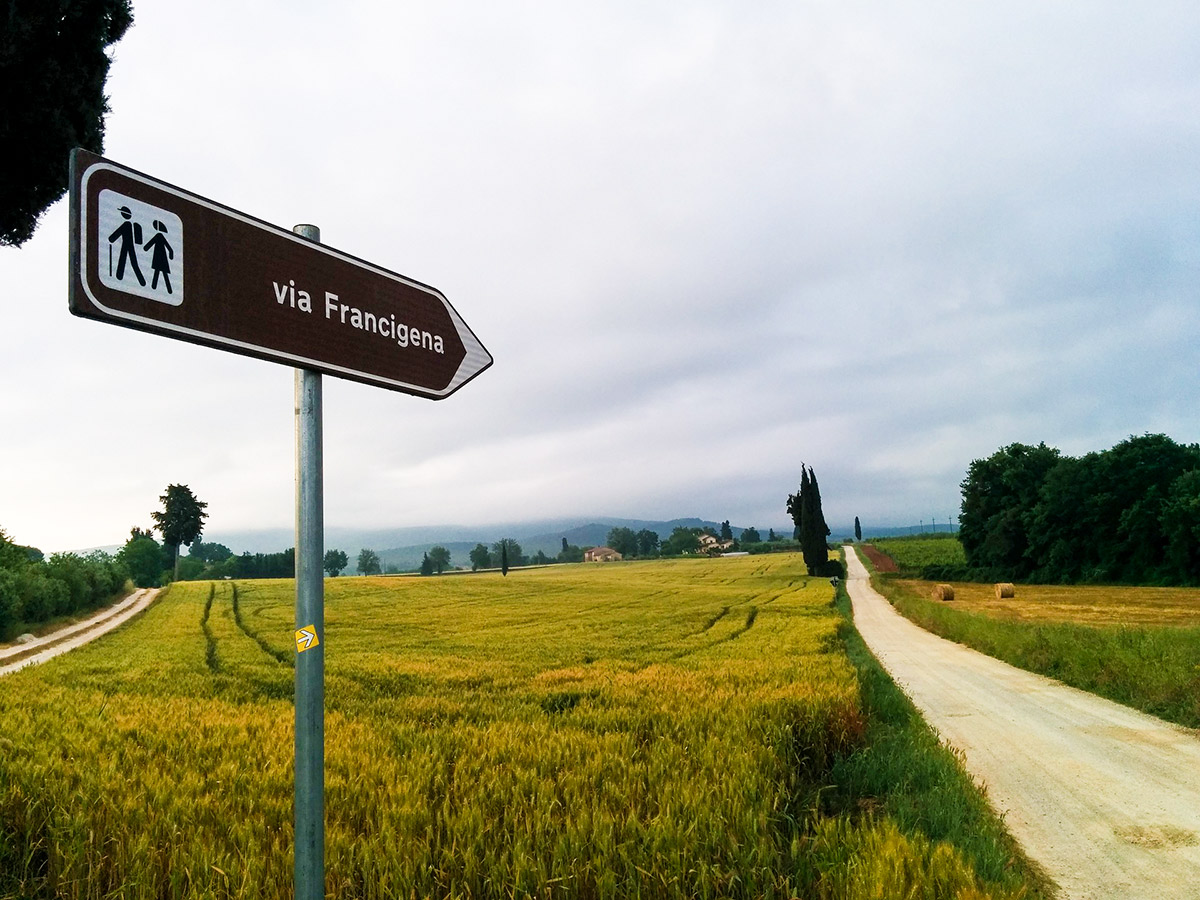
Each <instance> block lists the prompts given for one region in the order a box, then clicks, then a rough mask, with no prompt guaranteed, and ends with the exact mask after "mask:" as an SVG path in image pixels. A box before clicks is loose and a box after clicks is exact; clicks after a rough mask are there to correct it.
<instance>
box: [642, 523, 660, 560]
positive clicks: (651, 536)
mask: <svg viewBox="0 0 1200 900" xmlns="http://www.w3.org/2000/svg"><path fill="white" fill-rule="evenodd" d="M657 554H658V532H657V531H651V530H650V529H649V528H643V529H642V530H641V531H639V532H638V533H637V555H638V556H656V555H657Z"/></svg>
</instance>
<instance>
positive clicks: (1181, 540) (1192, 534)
mask: <svg viewBox="0 0 1200 900" xmlns="http://www.w3.org/2000/svg"><path fill="white" fill-rule="evenodd" d="M1162 530H1163V532H1164V533H1165V534H1166V535H1167V563H1168V564H1169V566H1170V570H1171V577H1172V580H1173V581H1175V582H1177V583H1179V584H1200V469H1193V470H1192V471H1190V472H1186V473H1184V474H1183V475H1180V476H1179V477H1178V478H1176V479H1175V481H1174V482H1172V484H1171V489H1170V491H1169V492H1168V494H1167V499H1166V502H1165V503H1163V512H1162Z"/></svg>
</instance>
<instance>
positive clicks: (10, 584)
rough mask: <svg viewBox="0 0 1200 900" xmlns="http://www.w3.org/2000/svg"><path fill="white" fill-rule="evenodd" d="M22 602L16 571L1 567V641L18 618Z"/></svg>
mask: <svg viewBox="0 0 1200 900" xmlns="http://www.w3.org/2000/svg"><path fill="white" fill-rule="evenodd" d="M20 604H21V592H20V586H19V579H18V578H17V576H16V573H14V572H10V571H9V570H8V569H0V641H2V640H4V639H5V638H6V637H7V635H8V629H9V628H11V627H12V625H13V623H14V622H15V621H16V620H17V609H18V608H19V606H20Z"/></svg>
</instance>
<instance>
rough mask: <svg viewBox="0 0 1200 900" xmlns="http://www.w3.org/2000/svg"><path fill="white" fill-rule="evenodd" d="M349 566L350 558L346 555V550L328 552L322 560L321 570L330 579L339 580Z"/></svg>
mask: <svg viewBox="0 0 1200 900" xmlns="http://www.w3.org/2000/svg"><path fill="white" fill-rule="evenodd" d="M348 565H350V557H349V556H347V555H346V551H345V550H326V551H325V556H324V557H323V558H322V560H321V568H323V569H324V570H325V574H326V575H328V576H329V577H330V578H337V577H338V576H339V575H341V574H342V572H344V571H346V566H348Z"/></svg>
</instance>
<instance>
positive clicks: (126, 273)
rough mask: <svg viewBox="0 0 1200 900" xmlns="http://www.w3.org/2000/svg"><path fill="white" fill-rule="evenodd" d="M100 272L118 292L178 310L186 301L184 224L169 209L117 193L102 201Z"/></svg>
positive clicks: (101, 197) (102, 194) (102, 195)
mask: <svg viewBox="0 0 1200 900" xmlns="http://www.w3.org/2000/svg"><path fill="white" fill-rule="evenodd" d="M97 200H98V201H99V203H98V206H99V209H98V210H97V212H98V214H99V218H100V228H99V246H98V247H97V248H96V249H97V251H98V252H99V258H98V259H97V263H98V265H97V269H99V275H100V282H101V283H102V284H103V285H104V286H105V287H108V288H111V289H113V290H115V291H121V292H122V293H125V294H133V295H134V296H137V297H144V298H146V299H147V300H155V301H157V302H159V303H166V304H167V305H169V306H179V305H181V304H182V303H183V289H184V269H183V221H182V220H181V219H180V218H179V216H178V215H177V214H175V213H173V212H171V211H170V210H168V209H162V208H161V207H158V206H152V205H150V204H149V203H146V202H145V201H143V200H138V199H136V198H134V197H127V196H125V195H124V194H119V193H117V192H116V191H112V190H107V189H106V190H102V191H100V194H99V196H98V198H97Z"/></svg>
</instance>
